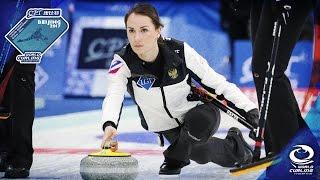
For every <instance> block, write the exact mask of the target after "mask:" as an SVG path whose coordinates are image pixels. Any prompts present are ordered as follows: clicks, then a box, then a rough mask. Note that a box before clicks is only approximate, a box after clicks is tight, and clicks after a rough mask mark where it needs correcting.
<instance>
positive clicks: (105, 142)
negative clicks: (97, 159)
mask: <svg viewBox="0 0 320 180" xmlns="http://www.w3.org/2000/svg"><path fill="white" fill-rule="evenodd" d="M116 135H117V130H116V129H115V128H114V127H112V126H107V127H106V128H105V129H104V135H103V138H102V143H101V148H102V149H103V148H104V147H105V146H109V144H110V142H111V140H112V139H113V138H114V137H115V136H116Z"/></svg>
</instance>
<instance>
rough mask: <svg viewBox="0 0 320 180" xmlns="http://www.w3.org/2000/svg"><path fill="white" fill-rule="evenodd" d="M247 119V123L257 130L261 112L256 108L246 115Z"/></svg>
mask: <svg viewBox="0 0 320 180" xmlns="http://www.w3.org/2000/svg"><path fill="white" fill-rule="evenodd" d="M246 119H247V122H248V123H249V124H251V125H252V126H253V127H254V128H255V129H256V128H257V127H258V124H259V110H258V109H256V108H255V109H251V110H250V111H248V112H247V114H246Z"/></svg>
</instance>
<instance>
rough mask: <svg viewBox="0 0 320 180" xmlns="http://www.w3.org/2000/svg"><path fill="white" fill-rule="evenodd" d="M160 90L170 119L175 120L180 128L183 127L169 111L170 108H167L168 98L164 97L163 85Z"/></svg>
mask: <svg viewBox="0 0 320 180" xmlns="http://www.w3.org/2000/svg"><path fill="white" fill-rule="evenodd" d="M160 89H161V94H162V101H163V106H164V109H165V110H166V112H167V114H168V115H169V117H170V118H172V119H174V120H175V121H176V122H177V124H178V125H179V126H181V123H180V122H179V121H178V119H177V118H174V117H173V116H172V114H171V113H170V111H169V109H168V107H167V103H166V96H165V95H164V90H163V86H162V85H160Z"/></svg>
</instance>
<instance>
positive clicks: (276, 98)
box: [251, 0, 313, 153]
mask: <svg viewBox="0 0 320 180" xmlns="http://www.w3.org/2000/svg"><path fill="white" fill-rule="evenodd" d="M292 2H294V4H293V5H292V10H291V11H290V18H289V20H288V23H287V25H285V26H283V27H282V33H281V37H280V43H279V50H278V55H277V59H276V68H275V76H274V80H273V86H272V91H271V99H270V104H269V112H268V118H267V123H266V131H265V147H266V151H267V152H270V151H272V152H275V153H279V152H280V151H281V150H282V148H284V147H285V145H286V144H287V143H288V142H289V141H290V139H291V138H292V137H293V136H294V134H295V133H296V132H297V130H298V129H299V128H301V127H303V126H305V122H304V120H303V118H302V116H301V113H300V110H299V106H298V103H297V101H296V99H295V96H294V94H293V91H292V87H291V84H290V81H289V79H288V77H287V76H286V75H285V74H284V72H285V70H286V69H287V67H288V63H289V60H290V56H291V53H292V50H293V48H294V46H295V44H296V42H297V41H298V39H299V36H300V33H301V31H302V28H303V24H304V22H305V21H306V19H307V17H308V15H309V14H310V13H311V10H312V8H313V2H312V0H306V1H292ZM273 12H274V11H272V6H271V0H265V1H263V0H252V1H251V36H252V46H253V56H252V73H253V77H254V83H255V86H256V90H257V96H258V100H259V105H260V104H261V97H262V90H263V84H264V78H265V72H266V69H267V61H268V59H270V57H271V49H272V30H273V23H274V22H275V20H276V17H275V16H276V15H275V14H276V13H273Z"/></svg>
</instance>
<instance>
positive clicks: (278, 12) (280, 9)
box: [271, 0, 294, 25]
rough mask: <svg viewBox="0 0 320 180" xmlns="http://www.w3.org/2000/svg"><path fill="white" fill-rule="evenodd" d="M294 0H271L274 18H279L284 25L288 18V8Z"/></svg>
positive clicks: (289, 8)
mask: <svg viewBox="0 0 320 180" xmlns="http://www.w3.org/2000/svg"><path fill="white" fill-rule="evenodd" d="M293 2H294V0H272V4H271V6H272V12H273V14H274V15H275V17H276V18H280V20H281V22H282V23H284V24H285V25H286V24H287V23H288V20H289V18H290V10H291V8H292V3H293Z"/></svg>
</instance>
